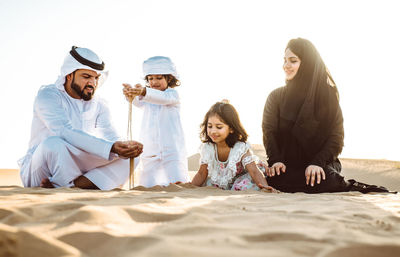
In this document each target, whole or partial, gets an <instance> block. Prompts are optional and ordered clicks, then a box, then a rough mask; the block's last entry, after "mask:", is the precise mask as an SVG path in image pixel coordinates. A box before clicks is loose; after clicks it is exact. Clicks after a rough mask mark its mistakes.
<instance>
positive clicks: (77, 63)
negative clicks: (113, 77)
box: [55, 46, 108, 90]
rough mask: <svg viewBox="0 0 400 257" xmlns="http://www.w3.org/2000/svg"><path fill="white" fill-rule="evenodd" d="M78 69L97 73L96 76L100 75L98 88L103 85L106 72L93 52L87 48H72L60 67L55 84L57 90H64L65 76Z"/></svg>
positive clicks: (101, 62) (102, 63)
mask: <svg viewBox="0 0 400 257" xmlns="http://www.w3.org/2000/svg"><path fill="white" fill-rule="evenodd" d="M80 69H85V70H92V71H95V72H97V74H101V76H100V78H99V82H98V85H97V86H98V87H99V86H101V84H103V83H104V81H105V80H106V78H107V76H108V71H106V70H104V62H103V61H102V60H101V59H100V57H99V56H98V55H97V54H96V53H95V52H93V51H92V50H90V49H88V48H81V47H76V46H73V47H72V50H71V51H70V52H69V53H68V54H67V56H66V57H65V59H64V63H63V65H62V66H61V72H60V75H59V76H58V78H57V81H56V83H55V84H56V86H57V88H58V89H61V90H64V84H65V76H67V75H68V74H71V73H72V72H74V71H76V70H80Z"/></svg>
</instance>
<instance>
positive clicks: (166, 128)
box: [133, 88, 189, 187]
mask: <svg viewBox="0 0 400 257" xmlns="http://www.w3.org/2000/svg"><path fill="white" fill-rule="evenodd" d="M133 104H134V105H135V106H137V107H139V108H141V109H143V120H142V127H141V131H140V142H141V143H142V144H143V153H142V154H141V155H140V162H139V164H138V168H137V176H136V180H135V185H141V186H145V187H152V186H155V185H168V184H169V183H174V182H177V181H181V182H184V183H185V182H189V174H188V167H187V156H186V147H185V137H184V133H183V129H182V125H181V118H180V99H179V95H178V92H177V91H176V90H175V89H172V88H167V89H166V90H165V91H160V90H156V89H152V88H146V96H139V97H135V99H134V101H133Z"/></svg>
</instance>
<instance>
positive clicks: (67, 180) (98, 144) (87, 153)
mask: <svg viewBox="0 0 400 257" xmlns="http://www.w3.org/2000/svg"><path fill="white" fill-rule="evenodd" d="M118 138H119V137H118V135H117V133H116V131H115V129H114V128H113V126H112V124H111V121H110V116H109V110H108V107H107V106H106V104H105V103H104V102H103V101H102V100H101V99H99V98H97V97H94V98H93V99H91V100H89V101H84V100H80V99H74V98H72V97H70V96H69V95H68V94H67V92H66V91H65V90H64V89H63V88H61V87H56V85H54V84H53V85H48V86H42V87H41V88H40V90H39V92H38V95H37V96H36V99H35V103H34V110H33V120H32V128H31V140H30V143H29V150H28V152H27V154H26V155H25V156H24V157H23V158H22V159H21V160H20V161H19V165H20V174H21V179H22V182H23V184H24V186H26V187H33V186H39V185H40V182H41V180H42V179H43V178H49V180H50V182H51V183H52V184H53V185H54V186H56V187H61V186H64V187H71V186H74V184H73V181H74V179H76V178H77V177H79V176H81V175H84V176H85V177H87V178H88V179H89V180H90V181H92V182H93V183H94V184H95V185H96V186H97V187H98V188H100V189H102V190H109V189H113V188H116V187H119V186H121V185H123V184H124V182H125V181H126V180H127V178H128V176H129V166H128V165H129V164H128V161H127V160H124V159H120V158H118V157H117V156H116V155H115V154H110V151H111V147H112V145H113V143H114V142H115V141H117V140H118Z"/></svg>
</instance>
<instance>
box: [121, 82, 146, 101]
mask: <svg viewBox="0 0 400 257" xmlns="http://www.w3.org/2000/svg"><path fill="white" fill-rule="evenodd" d="M122 86H123V87H124V88H123V89H122V92H123V94H124V95H125V98H126V100H128V101H129V102H131V101H132V100H133V98H135V96H139V95H142V96H144V95H145V92H146V89H145V88H144V87H143V86H142V85H140V84H136V85H135V87H134V88H132V86H131V85H129V84H125V83H124V84H122Z"/></svg>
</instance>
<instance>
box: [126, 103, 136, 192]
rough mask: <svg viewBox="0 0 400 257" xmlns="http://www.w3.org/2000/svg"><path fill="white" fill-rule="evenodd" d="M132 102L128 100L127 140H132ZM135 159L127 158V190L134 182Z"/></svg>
mask: <svg viewBox="0 0 400 257" xmlns="http://www.w3.org/2000/svg"><path fill="white" fill-rule="evenodd" d="M132 101H133V98H130V99H129V112H128V131H127V138H128V140H132ZM134 170H135V159H134V158H133V157H131V158H129V189H132V188H133V186H134V184H135V183H134V182H135V174H134Z"/></svg>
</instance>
